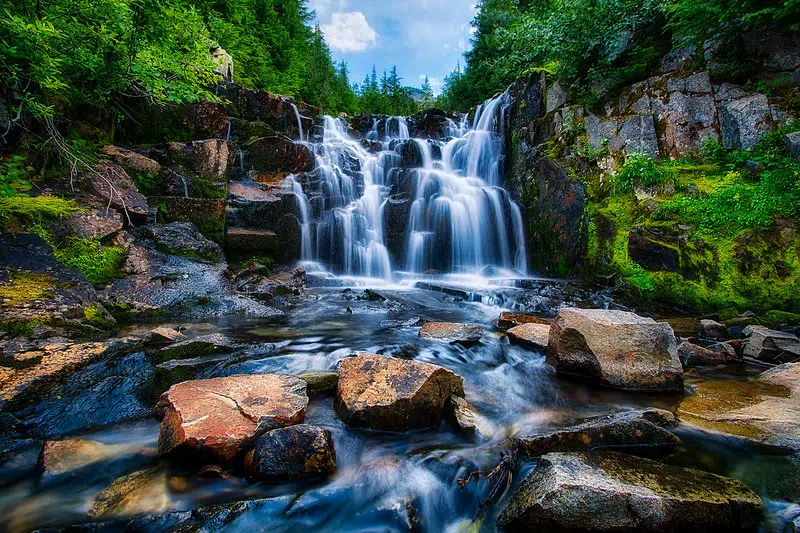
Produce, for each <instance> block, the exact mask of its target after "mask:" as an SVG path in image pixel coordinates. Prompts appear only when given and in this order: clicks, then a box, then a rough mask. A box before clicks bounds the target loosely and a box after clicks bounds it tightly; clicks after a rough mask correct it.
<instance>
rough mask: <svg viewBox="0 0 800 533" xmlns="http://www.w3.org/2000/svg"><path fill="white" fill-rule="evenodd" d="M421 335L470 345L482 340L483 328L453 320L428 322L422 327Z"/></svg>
mask: <svg viewBox="0 0 800 533" xmlns="http://www.w3.org/2000/svg"><path fill="white" fill-rule="evenodd" d="M419 336H420V337H422V338H423V339H429V340H433V341H440V342H447V343H450V344H464V345H470V344H475V343H477V342H479V341H480V340H481V337H482V336H483V328H481V327H480V326H474V325H470V324H455V323H452V322H426V323H425V324H424V325H423V326H422V328H420V330H419Z"/></svg>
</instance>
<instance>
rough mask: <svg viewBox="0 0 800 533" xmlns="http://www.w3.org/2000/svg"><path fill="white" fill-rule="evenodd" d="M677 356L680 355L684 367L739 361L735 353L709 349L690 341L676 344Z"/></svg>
mask: <svg viewBox="0 0 800 533" xmlns="http://www.w3.org/2000/svg"><path fill="white" fill-rule="evenodd" d="M720 344H722V343H720ZM731 350H733V348H731ZM678 357H680V359H681V362H682V363H683V366H684V367H690V366H702V365H724V364H727V363H737V362H739V358H738V357H737V356H736V354H735V353H734V354H733V355H731V354H730V353H729V352H728V351H726V350H724V349H720V350H711V349H709V348H703V347H702V346H698V345H696V344H692V343H690V342H682V343H680V345H678Z"/></svg>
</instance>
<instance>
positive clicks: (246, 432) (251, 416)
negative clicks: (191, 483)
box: [156, 374, 308, 462]
mask: <svg viewBox="0 0 800 533" xmlns="http://www.w3.org/2000/svg"><path fill="white" fill-rule="evenodd" d="M307 405H308V396H306V382H305V381H303V380H302V379H300V378H298V377H295V376H289V375H283V374H261V375H235V376H229V377H223V378H212V379H204V380H196V381H185V382H183V383H179V384H177V385H173V386H172V387H170V389H169V390H168V391H167V392H165V393H164V394H163V395H162V396H161V400H159V402H158V405H156V416H157V418H159V419H160V420H161V433H160V435H159V437H158V451H159V453H160V454H162V455H166V454H176V453H178V454H188V455H195V456H197V455H199V456H201V457H209V458H214V459H217V460H221V461H224V462H227V461H231V460H232V459H233V458H234V457H236V456H237V455H240V454H241V453H243V452H245V451H246V448H247V447H248V446H250V445H251V444H252V443H253V442H254V441H255V439H256V438H258V437H259V436H260V435H262V434H263V433H264V432H266V431H269V430H271V429H277V428H281V427H285V426H290V425H294V424H299V423H301V422H302V421H303V419H304V418H305V410H306V406H307Z"/></svg>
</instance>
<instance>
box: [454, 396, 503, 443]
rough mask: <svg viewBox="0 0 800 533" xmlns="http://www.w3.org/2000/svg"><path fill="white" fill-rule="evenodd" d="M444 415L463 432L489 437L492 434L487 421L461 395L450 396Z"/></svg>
mask: <svg viewBox="0 0 800 533" xmlns="http://www.w3.org/2000/svg"><path fill="white" fill-rule="evenodd" d="M445 416H446V417H447V419H448V421H449V422H450V423H451V424H453V426H455V427H456V428H457V429H459V430H461V431H463V432H464V433H467V434H473V435H475V434H477V435H479V436H481V437H489V436H491V434H492V426H491V424H490V423H489V421H488V420H486V419H485V418H483V417H482V416H481V415H480V414H479V413H477V412H476V411H475V410H474V409H473V408H472V406H470V405H469V404H468V403H467V400H465V399H464V398H462V397H461V396H455V395H453V396H450V399H449V400H448V402H447V404H446V405H445Z"/></svg>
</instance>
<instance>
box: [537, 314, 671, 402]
mask: <svg viewBox="0 0 800 533" xmlns="http://www.w3.org/2000/svg"><path fill="white" fill-rule="evenodd" d="M547 362H548V363H549V364H550V365H551V366H553V367H554V368H555V369H556V371H558V372H563V373H570V374H579V375H583V376H587V377H590V378H593V379H595V380H597V381H598V382H600V383H603V384H605V385H610V386H612V387H618V388H622V389H632V390H648V391H676V392H677V391H681V390H683V367H682V366H681V362H680V360H679V359H678V353H677V346H676V341H675V334H674V333H673V331H672V328H671V327H670V326H669V324H667V323H665V322H656V321H654V320H653V319H651V318H645V317H641V316H638V315H635V314H633V313H629V312H626V311H610V310H603V309H576V308H567V309H561V310H560V311H559V313H558V316H557V317H556V320H555V322H553V326H552V327H551V329H550V342H549V345H548V347H547Z"/></svg>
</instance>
